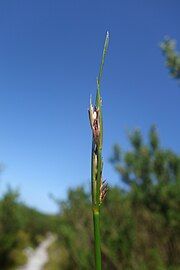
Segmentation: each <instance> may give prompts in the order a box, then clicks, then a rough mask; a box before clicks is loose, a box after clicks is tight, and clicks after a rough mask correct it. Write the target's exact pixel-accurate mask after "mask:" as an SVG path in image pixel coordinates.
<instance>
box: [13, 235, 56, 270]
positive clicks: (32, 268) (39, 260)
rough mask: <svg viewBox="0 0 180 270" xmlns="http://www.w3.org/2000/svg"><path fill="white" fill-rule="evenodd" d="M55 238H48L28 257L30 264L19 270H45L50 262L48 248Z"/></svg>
mask: <svg viewBox="0 0 180 270" xmlns="http://www.w3.org/2000/svg"><path fill="white" fill-rule="evenodd" d="M53 241H54V237H53V236H52V235H51V236H48V238H47V239H45V240H44V241H43V242H42V243H41V244H40V245H39V246H38V247H37V248H36V249H35V250H34V251H33V252H31V254H29V256H28V262H27V264H26V265H25V266H23V267H20V268H19V269H18V270H43V266H44V265H45V264H46V263H47V261H48V252H47V249H48V247H49V246H50V245H51V244H52V243H53Z"/></svg>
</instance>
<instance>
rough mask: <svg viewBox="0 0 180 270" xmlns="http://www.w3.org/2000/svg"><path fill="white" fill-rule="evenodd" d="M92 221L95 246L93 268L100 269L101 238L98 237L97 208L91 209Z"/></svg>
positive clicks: (98, 218) (98, 221) (98, 220)
mask: <svg viewBox="0 0 180 270" xmlns="http://www.w3.org/2000/svg"><path fill="white" fill-rule="evenodd" d="M93 222H94V247H95V268H96V270H101V269H102V267H101V239H100V217H99V210H98V209H93Z"/></svg>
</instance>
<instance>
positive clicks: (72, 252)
mask: <svg viewBox="0 0 180 270" xmlns="http://www.w3.org/2000/svg"><path fill="white" fill-rule="evenodd" d="M129 139H130V143H131V150H129V151H126V152H123V151H122V149H121V148H120V147H119V146H118V145H116V146H115V147H114V151H113V154H112V157H111V163H112V165H113V166H114V168H115V169H116V171H117V172H118V174H119V175H120V179H121V181H122V185H121V187H119V186H117V187H112V188H110V190H109V192H108V196H107V198H106V199H105V201H104V207H103V208H102V219H101V241H102V245H101V249H102V264H103V267H102V268H103V269H105V270H106V269H108V270H109V269H112V270H121V269H126V270H130V269H132V270H151V269H154V270H172V269H173V270H178V269H179V268H178V267H179V264H180V260H179V255H178V254H179V252H180V239H179V226H180V215H179V213H180V211H179V210H180V209H179V208H180V201H179V200H180V199H179V194H180V193H179V175H180V174H179V172H180V158H179V156H178V155H176V154H175V153H174V152H173V151H170V150H166V149H163V148H162V147H161V146H160V141H159V138H158V134H157V131H156V129H155V127H152V128H151V129H150V132H149V138H148V142H147V143H145V142H144V140H143V137H142V135H141V132H140V131H139V130H135V131H134V132H132V133H130V134H129ZM90 205H91V203H90V195H89V193H88V192H86V191H85V190H84V188H82V187H79V188H77V189H75V190H70V191H69V193H68V198H67V200H65V201H63V202H61V204H60V214H59V225H58V232H57V233H58V241H57V243H56V245H58V247H59V249H60V250H61V251H62V252H61V256H60V258H59V260H58V262H57V265H56V267H57V268H54V269H63V270H70V269H74V270H79V269H80V270H81V269H83V270H84V269H85V270H86V269H87V270H88V269H94V263H93V254H92V252H91V250H92V248H93V238H92V218H91V210H90ZM49 265H50V264H49ZM58 267H59V268H58Z"/></svg>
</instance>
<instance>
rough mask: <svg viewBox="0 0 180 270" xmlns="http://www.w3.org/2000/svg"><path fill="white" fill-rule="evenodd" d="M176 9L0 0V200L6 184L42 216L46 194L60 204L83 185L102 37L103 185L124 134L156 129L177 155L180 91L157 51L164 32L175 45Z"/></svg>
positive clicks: (50, 207)
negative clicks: (106, 42)
mask: <svg viewBox="0 0 180 270" xmlns="http://www.w3.org/2000/svg"><path fill="white" fill-rule="evenodd" d="M179 11H180V2H179V0H174V1H169V0H158V1H157V0H156V1H155V0H152V1H143V0H141V1H140V0H139V1H138V0H126V1H87V0H79V1H77V0H76V1H75V0H74V1H67V0H66V1H65V0H61V1H59V0H53V1H52V0H32V1H24V0H13V1H7V0H1V2H0V126H1V131H0V160H1V161H2V162H3V163H4V164H5V170H4V172H3V173H2V174H1V179H0V190H1V193H2V192H3V191H4V190H5V188H6V185H7V183H9V184H11V185H12V186H13V187H19V189H20V191H21V197H22V199H23V200H24V201H25V202H26V203H28V204H29V205H31V206H35V207H37V208H38V209H41V210H43V211H47V212H50V211H55V210H56V206H55V204H54V203H53V202H52V201H51V200H50V199H49V198H48V193H53V194H54V195H55V196H57V197H58V198H65V196H66V190H67V189H68V187H75V186H77V185H78V184H84V185H85V186H86V187H89V185H90V184H89V174H90V173H89V172H90V162H89V160H90V148H91V147H90V141H91V138H90V128H89V123H88V116H87V108H88V105H89V96H90V94H91V93H92V94H95V88H96V75H97V72H98V65H99V62H100V57H101V52H102V46H103V41H104V36H105V32H106V30H109V32H110V48H109V52H108V57H107V61H106V64H105V72H104V78H103V84H102V95H103V110H104V133H105V134H104V163H105V164H104V167H105V168H104V176H105V178H107V179H108V182H109V183H110V184H114V183H118V177H117V175H116V174H115V173H114V171H113V169H112V168H111V165H110V164H109V163H108V158H109V156H110V153H111V147H112V145H113V143H115V142H119V143H120V144H121V145H122V146H123V147H124V149H127V147H128V141H127V138H126V130H127V128H133V127H140V128H142V130H143V133H144V134H146V133H147V130H148V129H149V127H150V125H151V124H152V123H156V124H157V126H158V129H159V133H160V136H161V138H162V144H163V145H164V146H166V147H170V148H172V149H174V150H175V151H176V152H178V153H179V152H180V125H179V116H180V87H179V86H178V83H177V81H175V80H173V79H171V78H170V77H169V74H168V71H167V69H166V68H165V67H164V58H163V56H162V54H161V51H160V49H159V47H158V44H159V42H160V41H161V40H162V39H163V37H164V36H165V35H169V36H171V37H173V38H174V39H176V40H177V41H179V44H180V16H179ZM178 48H179V49H180V46H178Z"/></svg>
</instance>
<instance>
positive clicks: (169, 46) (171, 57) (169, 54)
mask: <svg viewBox="0 0 180 270" xmlns="http://www.w3.org/2000/svg"><path fill="white" fill-rule="evenodd" d="M175 48H176V42H175V40H172V39H170V38H166V39H165V40H164V41H163V42H162V43H161V49H162V52H163V54H164V55H165V57H166V65H167V67H168V68H169V71H170V74H171V76H172V77H173V78H176V79H180V54H179V52H176V51H175Z"/></svg>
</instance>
